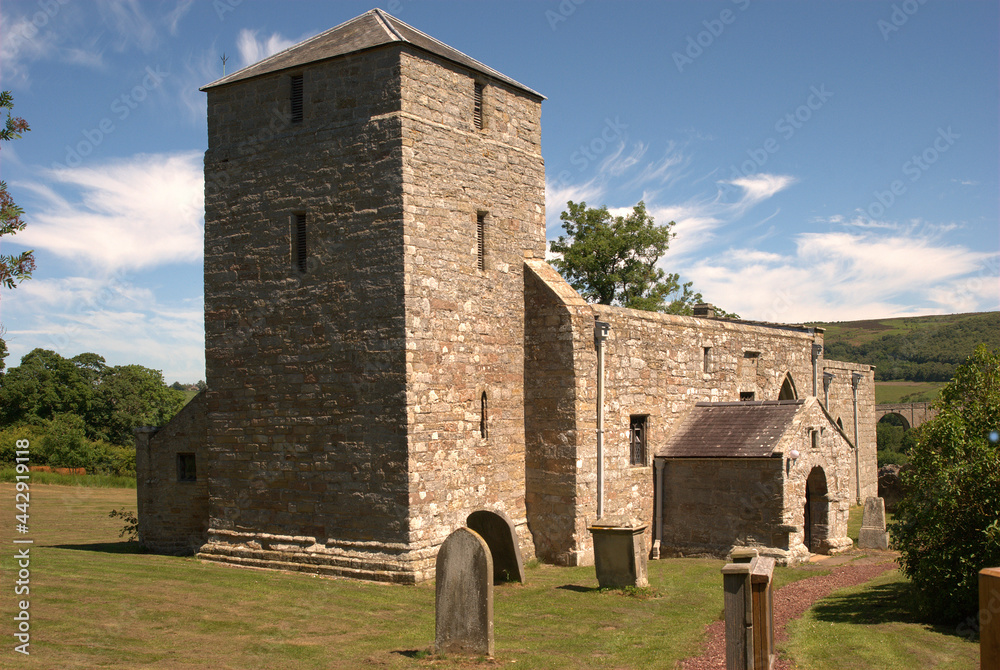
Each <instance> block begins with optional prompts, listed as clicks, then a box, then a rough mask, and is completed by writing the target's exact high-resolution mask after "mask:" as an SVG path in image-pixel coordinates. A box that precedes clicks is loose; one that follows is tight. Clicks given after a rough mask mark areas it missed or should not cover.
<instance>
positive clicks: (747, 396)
mask: <svg viewBox="0 0 1000 670" xmlns="http://www.w3.org/2000/svg"><path fill="white" fill-rule="evenodd" d="M753 398H754V392H753V391H740V401H741V402H748V401H750V400H753Z"/></svg>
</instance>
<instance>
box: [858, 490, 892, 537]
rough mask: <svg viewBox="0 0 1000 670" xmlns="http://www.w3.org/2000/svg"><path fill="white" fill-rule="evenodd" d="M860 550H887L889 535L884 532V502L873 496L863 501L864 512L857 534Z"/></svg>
mask: <svg viewBox="0 0 1000 670" xmlns="http://www.w3.org/2000/svg"><path fill="white" fill-rule="evenodd" d="M858 547H860V548H861V549H888V548H889V533H887V532H886V531H885V501H884V500H882V498H876V497H874V496H871V497H869V498H868V499H867V500H865V511H864V514H863V515H862V517H861V530H860V531H859V532H858Z"/></svg>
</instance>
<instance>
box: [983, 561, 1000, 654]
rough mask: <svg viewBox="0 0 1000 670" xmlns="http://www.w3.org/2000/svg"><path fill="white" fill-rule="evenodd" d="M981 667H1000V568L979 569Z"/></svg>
mask: <svg viewBox="0 0 1000 670" xmlns="http://www.w3.org/2000/svg"><path fill="white" fill-rule="evenodd" d="M979 658H980V661H979V667H981V668H983V670H986V669H987V668H1000V568H983V569H982V570H980V571H979Z"/></svg>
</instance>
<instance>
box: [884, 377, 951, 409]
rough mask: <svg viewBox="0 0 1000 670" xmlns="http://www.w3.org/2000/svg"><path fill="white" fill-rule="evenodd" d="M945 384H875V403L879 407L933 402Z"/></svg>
mask: <svg viewBox="0 0 1000 670" xmlns="http://www.w3.org/2000/svg"><path fill="white" fill-rule="evenodd" d="M946 385H947V382H904V381H889V382H875V402H876V403H877V404H879V405H886V404H896V403H906V402H933V401H934V400H936V399H937V397H938V394H939V393H940V392H941V389H943V388H944V387H945V386H946Z"/></svg>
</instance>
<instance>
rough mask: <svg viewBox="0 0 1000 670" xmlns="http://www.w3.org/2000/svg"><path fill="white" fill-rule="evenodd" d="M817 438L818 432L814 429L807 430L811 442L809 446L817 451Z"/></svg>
mask: <svg viewBox="0 0 1000 670" xmlns="http://www.w3.org/2000/svg"><path fill="white" fill-rule="evenodd" d="M819 437H820V433H819V431H818V430H816V429H815V428H810V429H809V439H810V441H811V445H810V446H812V448H813V449H819Z"/></svg>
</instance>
